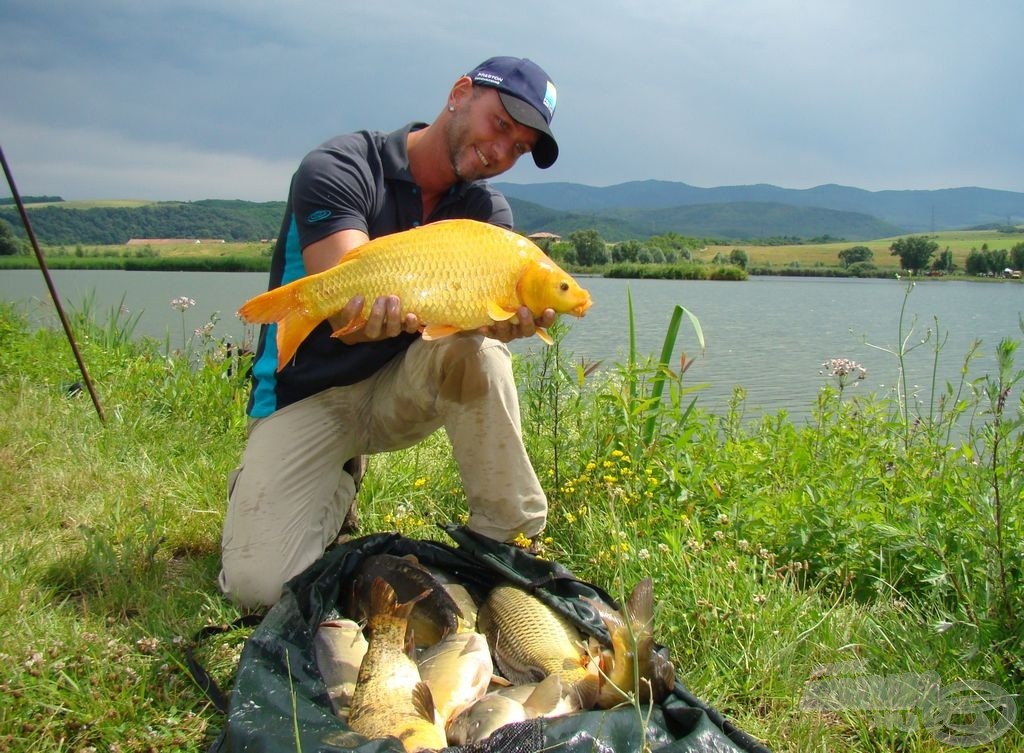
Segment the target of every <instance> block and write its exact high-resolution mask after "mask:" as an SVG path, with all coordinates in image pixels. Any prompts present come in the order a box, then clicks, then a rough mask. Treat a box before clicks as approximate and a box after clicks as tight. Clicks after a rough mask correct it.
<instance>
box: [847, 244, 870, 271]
mask: <svg viewBox="0 0 1024 753" xmlns="http://www.w3.org/2000/svg"><path fill="white" fill-rule="evenodd" d="M874 258H875V254H874V252H873V251H872V250H871V249H870V248H868V247H867V246H851V247H850V248H844V249H843V250H842V251H840V252H839V262H840V263H841V264H842V265H843V266H844V267H849V266H850V265H851V264H858V263H860V262H865V261H872V260H874Z"/></svg>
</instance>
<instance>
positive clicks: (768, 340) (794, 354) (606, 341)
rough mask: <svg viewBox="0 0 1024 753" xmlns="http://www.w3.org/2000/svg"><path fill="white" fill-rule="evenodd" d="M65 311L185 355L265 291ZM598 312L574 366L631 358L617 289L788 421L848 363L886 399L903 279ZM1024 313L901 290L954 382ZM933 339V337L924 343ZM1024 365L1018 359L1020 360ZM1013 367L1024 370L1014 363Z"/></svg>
mask: <svg viewBox="0 0 1024 753" xmlns="http://www.w3.org/2000/svg"><path fill="white" fill-rule="evenodd" d="M51 274H52V276H53V279H54V284H55V285H56V287H57V290H58V293H59V295H60V297H61V301H62V303H63V304H64V306H65V309H67V310H72V309H74V308H75V307H78V306H81V304H82V301H83V300H85V299H86V298H87V297H90V296H92V298H93V304H92V305H93V309H94V311H95V312H97V313H98V314H101V315H106V314H107V313H108V312H109V311H111V310H114V309H116V308H117V307H118V306H119V305H121V304H122V301H123V305H124V306H125V307H126V308H127V309H128V310H129V311H130V312H132V313H139V314H140V319H139V323H138V325H137V328H136V332H137V333H138V334H143V335H151V336H154V337H159V338H163V337H165V336H169V337H170V338H171V343H172V346H176V345H180V343H181V340H182V329H183V324H184V328H185V330H186V334H190V333H191V332H192V330H193V329H195V328H197V327H199V326H201V325H203V324H204V323H206V322H207V321H208V320H209V318H210V316H211V315H213V314H214V313H219V314H220V316H221V317H222V318H221V320H220V321H219V323H218V324H217V326H216V329H215V335H216V336H219V337H230V338H231V339H233V340H235V341H236V342H238V341H241V340H243V339H244V338H245V337H246V336H247V334H249V335H251V333H252V330H251V329H250V330H249V332H248V333H247V332H246V329H245V327H243V325H242V323H241V322H240V321H239V320H238V319H237V318H236V317H235V316H234V313H233V312H234V311H235V310H236V309H237V308H238V306H239V305H240V304H241V303H242V302H244V301H245V300H246V299H248V298H249V297H251V296H253V295H255V294H257V293H259V292H261V291H262V290H263V289H264V288H265V286H266V274H263V273H210V272H114V271H65V270H55V271H53V272H52V273H51ZM581 282H582V283H583V285H584V287H586V288H588V289H589V290H590V291H591V294H592V296H593V298H594V306H593V308H591V310H590V311H589V312H588V313H587V316H586V317H585V318H584V319H581V320H578V321H577V320H573V319H571V318H570V319H568V321H569V322H571V324H572V329H571V331H570V332H569V334H568V335H567V337H566V340H565V345H564V348H565V349H566V350H568V351H570V352H571V353H572V354H573V355H574V356H575V357H577V358H582V359H584V360H587V361H602V362H603V364H604V365H605V366H608V365H612V364H614V363H615V362H621V361H624V360H625V358H626V357H627V354H628V348H629V324H628V312H627V305H626V291H627V289H628V290H629V291H630V294H631V296H632V300H633V310H634V321H635V326H636V332H637V345H638V350H639V351H640V352H641V353H644V354H657V353H658V352H659V351H660V349H661V344H662V341H663V339H664V336H665V331H666V329H667V327H668V323H669V320H670V318H671V315H672V310H673V307H674V306H675V305H676V304H679V305H682V306H685V307H686V308H687V309H689V310H690V311H691V312H693V313H694V314H695V315H696V316H697V318H698V319H699V320H700V323H701V327H702V329H703V331H704V336H705V340H706V346H707V348H706V350H705V352H704V353H703V354H700V353H699V348H698V345H697V340H696V337H695V335H694V332H693V329H692V328H691V327H690V325H689V323H688V321H686V320H685V318H684V322H683V326H682V328H681V330H680V337H679V341H678V343H677V346H676V351H675V355H674V357H673V362H674V364H678V358H679V353H680V351H685V352H686V353H687V355H689V356H696V357H697V360H696V363H694V365H693V367H692V368H691V369H690V370H689V372H687V375H686V379H687V382H688V383H689V384H698V383H699V384H707V387H706V388H705V389H704V390H702V391H701V393H700V398H699V401H698V404H699V405H700V406H702V407H703V408H705V409H708V410H711V411H721V410H722V409H723V408H724V407H725V405H726V404H727V401H728V399H729V396H730V395H731V393H732V391H733V388H734V387H735V386H737V385H741V386H742V387H744V388H745V389H746V391H747V409H748V415H756V414H759V413H762V412H774V411H777V410H779V409H786V410H787V411H788V412H789V414H790V415H791V416H792V417H794V418H801V417H804V416H806V415H807V413H808V412H809V411H810V409H811V408H812V407H813V405H814V399H815V395H816V394H817V392H818V390H819V389H820V388H821V386H822V385H823V384H825V383H826V382H827V381H828V377H826V376H823V375H822V374H821V366H822V363H823V362H824V361H825V360H827V359H830V358H850V359H853V360H855V361H857V362H858V363H859V364H861V365H863V366H864V367H865V368H866V369H867V378H866V379H865V380H863V381H862V382H861V383H859V384H858V386H857V387H856V389H857V390H858V391H878V392H888V391H889V390H891V389H892V387H893V385H894V383H895V381H896V377H897V363H896V359H895V357H894V356H892V355H890V354H888V353H885V352H883V351H881V350H878V349H877V348H875V347H872V345H874V346H878V347H884V348H888V349H895V348H896V346H897V343H898V339H899V337H898V326H899V315H900V308H901V306H902V304H903V300H904V296H905V292H906V281H905V280H903V281H901V280H896V279H891V280H858V279H832V278H785V277H755V278H751V279H750V280H748V281H746V282H709V281H669V280H628V281H627V280H605V279H601V278H585V279H582V280H581ZM178 296H187V297H189V298H192V299H194V300H195V302H196V305H195V307H194V308H192V309H190V310H189V311H187V312H186V313H185V314H184V322H183V321H182V314H181V313H180V312H178V311H176V310H173V309H172V308H171V306H170V301H171V299H172V298H176V297H178ZM0 298H2V299H5V300H13V301H20V302H21V303H22V304H23V305H24V306H25V307H26V310H28V311H29V313H30V315H31V316H32V318H33V320H34V321H36V322H39V323H43V322H47V323H51V324H53V326H56V327H59V326H60V325H59V322H58V320H57V318H56V315H55V314H54V312H53V307H52V305H51V304H50V303H49V296H48V293H47V291H46V287H45V283H44V281H43V278H42V275H41V274H40V272H38V271H36V270H24V271H22V270H16V271H15V270H5V271H3V272H0ZM1022 311H1024V286H1022V285H1021V284H1020V283H1016V282H1003V283H982V282H944V281H928V280H925V281H922V282H919V283H918V284H917V285H916V286H915V288H914V290H913V292H912V293H911V294H910V298H909V302H908V305H907V313H906V315H905V318H904V322H905V324H904V335H906V332H907V331H908V330H909V328H910V326H911V324H913V325H914V329H913V336H912V338H911V340H912V341H913V342H916V341H919V340H920V339H921V338H922V337H924V335H925V333H926V331H927V330H929V329H932V330H934V329H935V318H936V317H937V318H938V327H939V329H940V331H941V332H942V335H943V337H944V338H948V339H947V340H946V344H945V346H944V347H943V350H942V354H941V357H940V368H939V374H940V378H941V379H943V380H950V381H956V380H957V379H958V378H959V372H960V367H961V364H962V361H963V357H964V355H965V354H966V353H967V351H968V349H969V347H970V344H971V342H972V341H974V340H975V339H980V340H982V341H983V345H982V348H981V350H980V353H981V357H980V358H978V359H976V360H975V361H972V366H971V371H970V375H971V376H972V377H976V376H980V375H982V374H984V373H986V372H990V371H991V370H992V368H993V365H994V362H995V361H994V357H993V355H992V354H993V350H994V347H995V345H996V344H997V343H998V342H999V340H1000V339H1002V338H1004V337H1011V338H1015V339H1024V333H1022V332H1021V330H1020V328H1019V326H1018V321H1019V319H1020V317H1021V314H1022ZM932 341H933V342H934V334H933V336H932ZM539 347H543V345H542V344H541V343H540V342H539V341H538V340H531V341H530V342H527V343H523V342H519V343H516V344H514V348H513V349H514V350H515V351H516V352H520V353H525V352H527V351H529V350H534V349H537V348H539ZM932 357H933V351H932V347H931V345H927V346H925V347H922V348H919V349H918V350H917V351H915V352H914V353H913V354H911V356H910V358H909V359H908V363H909V367H910V368H909V375H908V384H909V385H910V388H911V390H914V389H915V385H916V386H917V388H918V390H919V391H920V392H921V393H922V394H921V397H922V398H924V399H927V392H926V391H927V388H928V386H929V385H930V384H931V370H932ZM1022 358H1024V356H1022ZM1021 365H1024V363H1022V364H1021Z"/></svg>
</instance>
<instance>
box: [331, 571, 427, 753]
mask: <svg viewBox="0 0 1024 753" xmlns="http://www.w3.org/2000/svg"><path fill="white" fill-rule="evenodd" d="M422 596H424V594H421V595H420V596H417V597H414V598H413V599H410V600H409V601H405V602H403V603H401V604H399V603H398V601H397V600H396V599H395V591H394V589H393V588H391V586H390V585H388V583H387V581H385V580H383V579H382V578H378V579H377V580H375V581H374V583H373V590H372V594H371V600H370V614H369V618H368V620H367V628H368V630H369V635H370V637H369V641H368V643H369V645H368V647H367V650H366V656H364V657H363V661H362V663H361V664H360V665H359V677H358V679H357V681H356V688H355V692H354V693H353V694H352V704H351V708H350V710H349V716H348V726H349V727H351V728H352V729H353V730H354V731H355V732H358V733H359V734H360V735H364V736H365V737H369V738H376V737H388V736H392V737H397V738H398V739H399V740H400V741H401V743H402V745H403V747H404V748H405V750H406V751H408V752H409V753H413V752H414V751H419V750H437V749H439V748H443V747H444V746H445V745H446V740H445V734H444V729H443V727H441V726H439V725H438V724H437V723H436V722H435V719H434V700H433V697H432V696H431V695H430V688H428V687H427V684H426V683H425V682H423V681H422V680H421V679H420V673H419V669H418V668H417V666H416V662H415V661H413V660H412V658H411V657H410V656H409V654H408V653H407V652H406V645H407V644H406V639H405V632H406V623H407V621H408V619H409V614H410V612H412V608H413V606H414V604H415V603H416V602H417V601H418V600H419V599H420V598H422Z"/></svg>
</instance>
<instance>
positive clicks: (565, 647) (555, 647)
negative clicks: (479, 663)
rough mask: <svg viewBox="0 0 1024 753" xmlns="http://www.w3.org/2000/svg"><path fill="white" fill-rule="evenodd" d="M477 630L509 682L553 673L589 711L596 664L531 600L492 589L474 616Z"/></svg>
mask: <svg viewBox="0 0 1024 753" xmlns="http://www.w3.org/2000/svg"><path fill="white" fill-rule="evenodd" d="M477 629H478V630H480V632H482V633H483V634H484V635H485V636H487V639H488V640H489V641H490V643H491V650H492V651H493V653H494V660H495V663H496V664H497V665H498V668H499V669H500V670H501V671H502V674H504V676H505V677H506V678H507V679H508V680H510V681H511V682H513V683H528V682H535V681H540V680H543V679H544V678H546V677H548V676H550V675H557V676H558V677H559V679H560V680H561V681H562V684H563V685H564V686H565V687H566V688H567V689H569V690H572V691H574V692H575V694H576V696H577V699H578V701H579V706H578V708H590V707H592V706H593V704H594V702H595V701H596V698H597V692H598V687H599V682H600V677H599V673H598V665H597V663H596V661H595V660H594V658H593V657H591V656H590V655H589V653H588V651H587V647H586V644H585V643H584V642H583V639H582V636H581V635H580V632H579V630H577V629H576V627H575V626H574V625H572V623H570V622H569V621H568V620H567V619H565V618H564V617H563V616H562V615H560V614H558V613H557V612H555V611H554V610H552V609H551V608H550V607H548V606H547V605H546V604H544V602H542V601H541V600H540V599H538V598H537V597H536V596H534V595H532V594H530V593H528V592H526V591H524V590H523V589H521V588H518V587H516V586H511V585H504V584H503V585H499V586H495V587H494V588H493V589H492V590H491V592H490V593H489V594H488V595H487V599H486V600H485V601H484V603H483V604H482V605H481V606H480V611H479V612H478V614H477Z"/></svg>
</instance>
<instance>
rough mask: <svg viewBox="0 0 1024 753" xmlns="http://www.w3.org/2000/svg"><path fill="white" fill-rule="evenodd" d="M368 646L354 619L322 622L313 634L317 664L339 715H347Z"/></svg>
mask: <svg viewBox="0 0 1024 753" xmlns="http://www.w3.org/2000/svg"><path fill="white" fill-rule="evenodd" d="M366 646H367V644H366V638H365V637H363V629H362V628H361V627H359V625H358V624H357V623H355V622H353V621H352V620H347V619H343V620H328V621H326V622H322V623H320V626H319V627H318V628H317V631H316V633H314V634H313V655H314V657H315V658H316V665H317V667H318V668H319V669H320V674H321V675H322V676H323V678H324V683H325V684H326V685H327V694H328V695H329V696H330V698H331V707H332V708H333V709H334V713H335V714H337V715H338V716H347V715H348V707H349V704H350V703H351V701H352V693H353V691H354V690H355V687H356V678H357V677H358V676H359V665H360V664H361V663H362V661H363V657H364V656H365V655H366Z"/></svg>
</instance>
